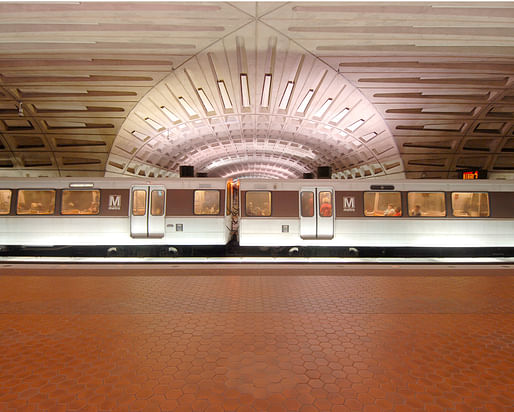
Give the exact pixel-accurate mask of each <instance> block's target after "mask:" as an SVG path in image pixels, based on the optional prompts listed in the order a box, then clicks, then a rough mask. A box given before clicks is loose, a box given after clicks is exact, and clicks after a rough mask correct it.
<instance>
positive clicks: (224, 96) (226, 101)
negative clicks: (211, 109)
mask: <svg viewBox="0 0 514 412" xmlns="http://www.w3.org/2000/svg"><path fill="white" fill-rule="evenodd" d="M218 90H219V91H220V95H221V100H222V102H223V106H224V107H225V109H232V102H231V101H230V96H229V94H228V90H227V86H225V82H224V81H223V80H218Z"/></svg>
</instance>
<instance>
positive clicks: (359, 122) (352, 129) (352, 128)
mask: <svg viewBox="0 0 514 412" xmlns="http://www.w3.org/2000/svg"><path fill="white" fill-rule="evenodd" d="M364 122H365V120H364V119H359V120H357V121H356V122H354V123H352V124H351V125H350V126H348V127H347V129H348V130H349V131H350V132H355V130H357V129H358V128H359V127H360V126H362V125H363V124H364Z"/></svg>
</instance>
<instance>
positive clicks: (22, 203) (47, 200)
mask: <svg viewBox="0 0 514 412" xmlns="http://www.w3.org/2000/svg"><path fill="white" fill-rule="evenodd" d="M54 211H55V190H18V205H17V208H16V213H17V214H19V215H53V213H54Z"/></svg>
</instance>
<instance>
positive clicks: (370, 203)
mask: <svg viewBox="0 0 514 412" xmlns="http://www.w3.org/2000/svg"><path fill="white" fill-rule="evenodd" d="M364 215H365V216H386V217H394V216H402V196H401V194H400V192H365V193H364Z"/></svg>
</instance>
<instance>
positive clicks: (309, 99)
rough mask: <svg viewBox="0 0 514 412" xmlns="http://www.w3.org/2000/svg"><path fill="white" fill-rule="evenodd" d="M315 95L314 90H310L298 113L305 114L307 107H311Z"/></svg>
mask: <svg viewBox="0 0 514 412" xmlns="http://www.w3.org/2000/svg"><path fill="white" fill-rule="evenodd" d="M313 95H314V89H309V91H308V92H307V94H306V95H305V97H304V98H303V100H302V102H301V103H300V106H298V110H297V112H298V113H304V112H305V109H307V106H308V105H309V102H310V101H311V99H312V96H313Z"/></svg>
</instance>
